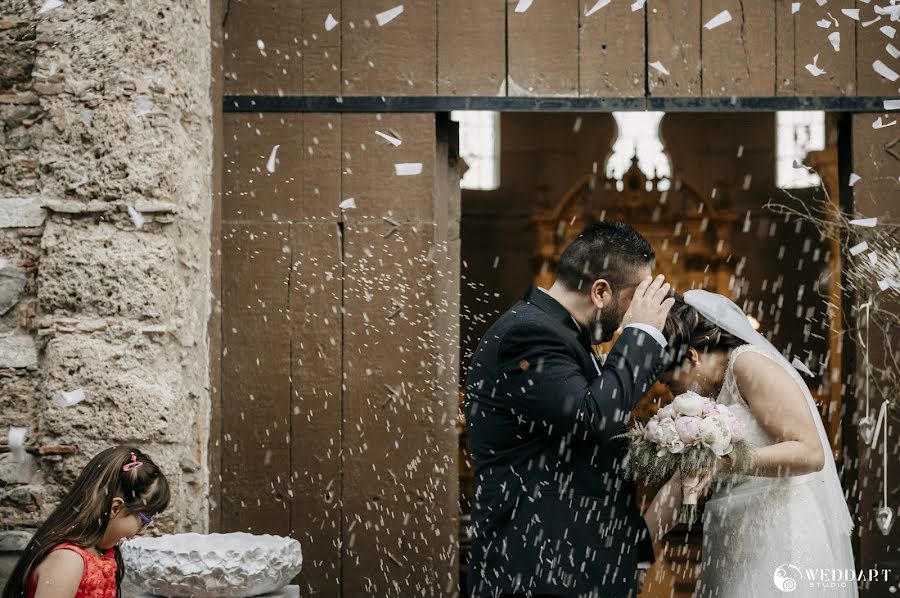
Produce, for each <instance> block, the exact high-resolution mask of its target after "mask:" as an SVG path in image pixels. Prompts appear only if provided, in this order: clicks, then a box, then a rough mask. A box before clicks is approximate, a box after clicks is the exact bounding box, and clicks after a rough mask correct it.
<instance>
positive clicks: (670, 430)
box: [654, 417, 684, 453]
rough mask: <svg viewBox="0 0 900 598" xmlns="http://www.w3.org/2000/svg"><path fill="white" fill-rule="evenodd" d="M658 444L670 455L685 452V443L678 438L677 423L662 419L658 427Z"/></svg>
mask: <svg viewBox="0 0 900 598" xmlns="http://www.w3.org/2000/svg"><path fill="white" fill-rule="evenodd" d="M654 441H655V442H656V444H658V445H659V446H660V448H661V449H663V450H667V451H669V452H670V453H680V452H681V451H683V450H684V442H682V441H681V438H680V437H679V436H678V429H677V428H676V427H675V421H674V420H671V419H669V418H668V417H667V418H664V419H661V420H660V421H659V424H658V425H657V427H656V437H655V438H654Z"/></svg>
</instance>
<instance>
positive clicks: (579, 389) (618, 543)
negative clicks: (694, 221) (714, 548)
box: [465, 222, 673, 598]
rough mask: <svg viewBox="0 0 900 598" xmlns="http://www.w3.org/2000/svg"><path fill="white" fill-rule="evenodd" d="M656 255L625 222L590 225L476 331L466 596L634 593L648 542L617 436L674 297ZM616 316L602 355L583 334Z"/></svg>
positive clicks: (648, 371) (651, 367) (657, 362)
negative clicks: (549, 269)
mask: <svg viewBox="0 0 900 598" xmlns="http://www.w3.org/2000/svg"><path fill="white" fill-rule="evenodd" d="M653 260H654V254H653V249H652V248H651V247H650V244H649V243H647V241H646V239H644V238H643V237H642V236H641V235H640V234H639V233H638V232H637V231H635V230H634V229H632V228H631V227H629V226H627V225H625V224H622V223H620V222H600V223H597V224H592V225H590V226H588V227H587V228H586V229H585V230H584V231H583V232H582V233H581V234H580V235H579V236H578V238H576V239H575V240H574V241H572V243H571V244H570V245H569V246H568V247H567V248H566V250H565V251H564V252H563V254H562V255H561V256H560V258H559V264H558V266H557V278H556V281H555V282H554V284H553V286H552V287H551V288H550V289H549V290H544V289H540V288H534V287H532V288H530V289H529V290H528V292H527V293H526V295H525V297H524V299H522V300H521V301H519V302H518V303H517V304H516V305H515V306H513V308H512V309H510V310H509V311H508V312H506V313H505V314H503V315H502V316H501V317H500V319H499V320H497V321H496V322H495V323H494V325H493V326H491V328H490V329H489V330H488V331H487V333H486V334H485V335H484V337H483V338H482V339H481V342H480V343H479V345H478V348H477V349H476V351H475V355H474V356H473V358H472V363H471V366H470V368H469V373H468V377H467V379H466V401H465V414H466V425H467V429H468V436H469V443H470V449H471V453H472V458H473V461H474V464H475V481H476V490H475V500H474V504H473V506H472V528H473V537H472V556H471V561H470V565H469V589H470V593H471V595H472V596H516V595H519V596H560V597H563V596H565V597H568V596H573V597H574V596H598V597H602V598H605V597H613V598H624V597H626V596H636V595H637V579H638V565H639V563H641V562H643V563H642V564H643V565H644V566H646V564H647V563H649V562H652V561H653V545H652V542H651V540H650V537H649V534H648V531H647V526H646V524H645V522H644V519H643V517H642V516H641V513H640V511H639V509H638V508H637V507H636V506H635V496H634V488H633V484H632V483H631V482H629V481H627V480H625V479H624V478H623V477H621V475H620V473H619V472H618V470H617V465H618V464H619V462H620V458H619V457H620V456H621V455H622V454H623V446H622V443H621V441H619V440H613V438H612V437H613V436H615V435H616V434H617V433H619V432H621V430H622V424H623V423H624V420H625V417H626V416H627V415H628V414H629V412H631V410H632V409H633V408H634V406H635V405H636V404H637V402H638V399H640V398H641V396H642V395H643V394H644V393H645V392H646V391H647V390H648V389H649V388H650V386H651V385H652V384H653V382H654V381H655V380H656V377H657V375H658V374H659V373H660V371H661V369H662V367H663V348H664V347H665V344H666V340H665V338H664V337H663V335H662V333H661V332H660V330H661V329H662V327H663V324H664V323H665V319H666V314H667V313H668V311H669V308H670V307H671V305H672V301H673V300H672V299H665V295H666V293H667V292H668V290H669V285H668V283H666V284H663V280H662V276H658V277H657V278H656V279H655V280H651V272H650V269H651V267H652V265H653ZM620 325H623V326H624V328H623V329H622V333H621V334H620V336H619V338H618V340H617V341H616V343H615V345H614V346H613V348H612V351H611V352H610V353H609V356H608V357H607V358H606V360H605V362H604V364H603V365H602V366H601V365H599V364H598V362H597V361H596V360H595V359H594V355H593V353H592V351H591V345H594V344H598V343H601V342H606V341H608V340H610V339H612V337H613V334H614V332H615V331H616V330H617V329H618V328H619V327H620Z"/></svg>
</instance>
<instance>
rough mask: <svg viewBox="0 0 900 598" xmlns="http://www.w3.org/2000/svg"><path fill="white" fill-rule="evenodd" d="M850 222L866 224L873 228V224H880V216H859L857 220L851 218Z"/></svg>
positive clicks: (858, 224)
mask: <svg viewBox="0 0 900 598" xmlns="http://www.w3.org/2000/svg"><path fill="white" fill-rule="evenodd" d="M850 224H852V225H854V226H865V227H868V228H872V227H873V226H875V225H877V224H878V218H857V219H856V220H851V221H850Z"/></svg>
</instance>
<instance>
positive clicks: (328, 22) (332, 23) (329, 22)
mask: <svg viewBox="0 0 900 598" xmlns="http://www.w3.org/2000/svg"><path fill="white" fill-rule="evenodd" d="M337 26H338V22H337V20H336V19H335V18H334V16H333V15H332V14H331V13H328V16H327V17H326V18H325V31H331V30H332V29H334V28H335V27H337Z"/></svg>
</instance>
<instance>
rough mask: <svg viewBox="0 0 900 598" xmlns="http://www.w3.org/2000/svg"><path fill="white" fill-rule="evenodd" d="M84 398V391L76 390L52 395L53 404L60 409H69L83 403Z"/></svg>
mask: <svg viewBox="0 0 900 598" xmlns="http://www.w3.org/2000/svg"><path fill="white" fill-rule="evenodd" d="M84 398H85V394H84V389H81V388H76V389H75V390H70V391H68V392H58V393H56V394H55V395H53V402H54V403H56V404H57V405H59V406H60V407H71V406H72V405H76V404H78V403H80V402H81V401H83V400H84Z"/></svg>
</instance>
